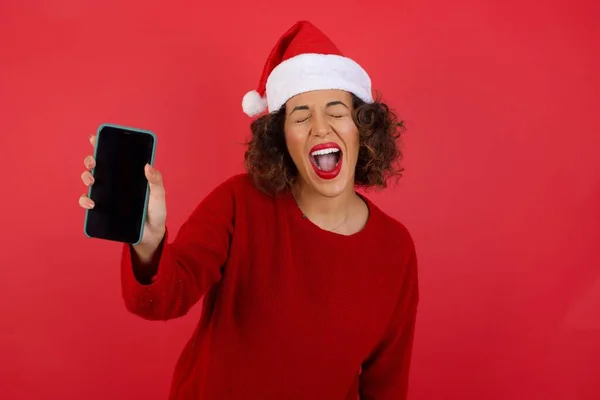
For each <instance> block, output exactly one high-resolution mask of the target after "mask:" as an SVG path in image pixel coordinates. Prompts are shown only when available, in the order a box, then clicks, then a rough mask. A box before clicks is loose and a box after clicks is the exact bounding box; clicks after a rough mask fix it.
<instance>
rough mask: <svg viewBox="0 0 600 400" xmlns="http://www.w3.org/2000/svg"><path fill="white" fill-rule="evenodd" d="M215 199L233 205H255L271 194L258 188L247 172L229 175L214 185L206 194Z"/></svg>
mask: <svg viewBox="0 0 600 400" xmlns="http://www.w3.org/2000/svg"><path fill="white" fill-rule="evenodd" d="M207 197H208V198H213V199H215V201H225V202H232V203H233V204H234V206H236V207H239V206H244V205H246V206H247V205H250V206H252V205H257V203H260V202H264V201H269V200H270V199H272V197H271V196H269V195H267V194H266V193H264V192H262V191H261V190H259V189H258V188H257V187H256V185H255V184H254V182H253V180H252V177H251V176H250V175H249V174H248V173H238V174H235V175H231V176H230V177H228V178H226V179H225V180H223V181H221V183H219V184H218V185H216V186H215V187H214V188H213V189H212V190H211V191H210V192H209V194H208V195H207Z"/></svg>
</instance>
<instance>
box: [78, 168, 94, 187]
mask: <svg viewBox="0 0 600 400" xmlns="http://www.w3.org/2000/svg"><path fill="white" fill-rule="evenodd" d="M81 180H82V181H83V183H84V184H85V186H90V185H92V184H93V183H94V177H93V176H92V173H91V172H90V171H84V172H83V174H81Z"/></svg>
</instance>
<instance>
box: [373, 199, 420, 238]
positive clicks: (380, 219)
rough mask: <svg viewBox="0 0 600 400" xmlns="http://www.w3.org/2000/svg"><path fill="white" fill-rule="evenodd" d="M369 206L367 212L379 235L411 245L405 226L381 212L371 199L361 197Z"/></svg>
mask: <svg viewBox="0 0 600 400" xmlns="http://www.w3.org/2000/svg"><path fill="white" fill-rule="evenodd" d="M363 198H364V199H365V200H366V202H367V205H368V206H369V212H370V215H371V218H372V219H373V221H372V222H373V223H374V225H375V227H376V230H377V231H378V232H379V233H380V234H381V235H384V236H386V237H387V238H389V239H388V240H393V241H396V242H398V241H400V242H406V243H407V244H410V245H411V246H412V245H413V243H414V242H413V238H412V235H411V232H410V231H409V229H408V228H407V227H406V225H405V224H404V223H403V222H401V221H400V220H398V219H396V218H394V217H392V216H391V215H390V214H389V213H387V212H386V211H384V210H382V209H381V208H380V207H379V206H378V205H377V204H375V203H374V202H373V201H372V200H371V199H369V198H368V197H366V196H364V195H363Z"/></svg>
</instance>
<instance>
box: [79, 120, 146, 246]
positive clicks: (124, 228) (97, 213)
mask: <svg viewBox="0 0 600 400" xmlns="http://www.w3.org/2000/svg"><path fill="white" fill-rule="evenodd" d="M96 135H97V136H96V148H95V150H94V158H95V159H96V166H95V167H94V168H93V169H92V171H91V172H92V175H93V176H94V184H93V185H91V186H90V189H89V192H88V196H89V197H90V198H91V199H92V200H93V201H94V203H95V205H94V208H93V209H91V210H86V214H85V222H84V233H85V234H86V236H88V237H89V238H98V239H105V240H110V241H115V242H122V243H129V244H133V245H135V244H138V243H139V242H140V241H141V240H142V235H143V233H144V222H145V220H146V213H147V209H148V196H149V187H148V180H147V179H146V175H145V173H144V167H145V165H146V164H150V165H154V154H155V151H156V136H155V135H154V133H153V132H150V131H147V130H142V129H137V128H129V127H124V126H119V125H112V124H102V125H100V127H98V131H97V134H96Z"/></svg>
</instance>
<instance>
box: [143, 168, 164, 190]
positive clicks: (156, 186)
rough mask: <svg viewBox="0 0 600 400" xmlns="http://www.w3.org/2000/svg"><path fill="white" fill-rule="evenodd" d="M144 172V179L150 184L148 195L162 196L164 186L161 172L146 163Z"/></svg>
mask: <svg viewBox="0 0 600 400" xmlns="http://www.w3.org/2000/svg"><path fill="white" fill-rule="evenodd" d="M144 173H145V174H146V179H148V184H149V186H150V195H151V196H154V197H158V198H161V197H164V196H165V188H164V186H163V180H162V175H161V173H160V172H159V171H158V170H157V169H156V168H154V167H152V166H151V165H150V164H146V166H145V167H144Z"/></svg>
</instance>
